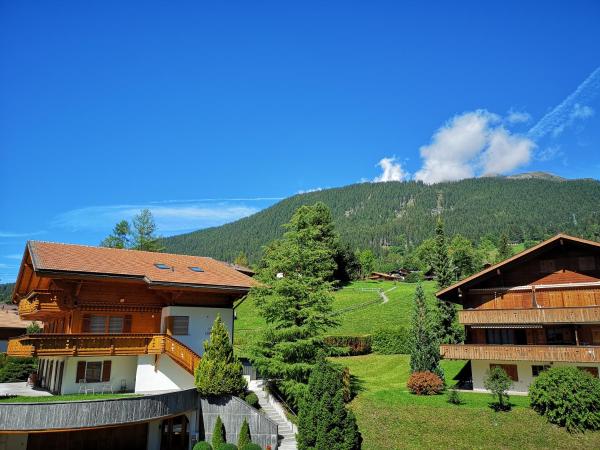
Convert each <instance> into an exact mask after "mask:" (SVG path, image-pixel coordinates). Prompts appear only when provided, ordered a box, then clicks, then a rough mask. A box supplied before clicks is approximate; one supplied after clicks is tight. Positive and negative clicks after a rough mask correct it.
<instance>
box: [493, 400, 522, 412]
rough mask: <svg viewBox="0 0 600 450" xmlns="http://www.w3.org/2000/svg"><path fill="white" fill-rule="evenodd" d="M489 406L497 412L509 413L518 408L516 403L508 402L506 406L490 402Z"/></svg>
mask: <svg viewBox="0 0 600 450" xmlns="http://www.w3.org/2000/svg"><path fill="white" fill-rule="evenodd" d="M488 406H489V407H490V408H491V409H492V410H493V411H495V412H509V411H510V410H512V409H513V407H514V406H516V405H515V404H514V403H511V402H508V403H504V404H500V403H498V402H490V403H488Z"/></svg>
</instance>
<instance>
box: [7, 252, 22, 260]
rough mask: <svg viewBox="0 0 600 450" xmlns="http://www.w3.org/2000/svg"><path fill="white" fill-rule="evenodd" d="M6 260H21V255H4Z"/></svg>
mask: <svg viewBox="0 0 600 450" xmlns="http://www.w3.org/2000/svg"><path fill="white" fill-rule="evenodd" d="M4 257H5V258H6V259H21V258H23V253H11V254H10V255H4Z"/></svg>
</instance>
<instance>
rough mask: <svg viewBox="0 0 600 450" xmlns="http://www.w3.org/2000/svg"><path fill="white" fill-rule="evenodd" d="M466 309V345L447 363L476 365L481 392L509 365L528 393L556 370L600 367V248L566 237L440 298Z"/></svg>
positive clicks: (453, 349)
mask: <svg viewBox="0 0 600 450" xmlns="http://www.w3.org/2000/svg"><path fill="white" fill-rule="evenodd" d="M436 295H437V297H438V299H440V300H446V301H450V302H454V303H457V304H459V305H461V306H462V310H461V311H459V313H458V317H459V322H460V323H461V324H463V325H464V326H465V329H466V343H465V344H458V345H442V346H441V353H442V355H443V357H444V358H449V359H466V360H471V363H472V368H473V374H472V375H473V383H474V386H475V387H476V388H477V387H478V386H481V384H482V377H483V376H484V374H485V371H486V370H489V367H490V366H492V365H502V366H503V367H504V368H505V369H506V371H507V372H508V373H509V374H510V375H511V376H512V377H513V380H514V381H515V389H514V390H526V388H527V386H528V385H529V383H530V382H531V380H532V377H534V376H536V375H537V373H539V371H540V370H543V369H544V368H545V367H547V366H549V365H552V364H571V365H577V366H580V367H582V368H584V369H585V370H588V371H590V372H591V373H594V374H596V375H597V374H598V367H599V366H600V243H597V242H593V241H589V240H585V239H580V238H576V237H572V236H568V235H564V234H559V235H557V236H554V237H553V238H551V239H548V240H546V241H544V242H542V243H540V244H538V245H536V246H535V247H532V248H530V249H528V250H526V251H524V252H521V253H519V254H518V255H515V256H513V257H511V258H509V259H507V260H505V261H502V262H500V263H498V264H496V265H493V266H491V267H488V268H486V269H485V270H483V271H481V272H479V273H477V274H475V275H473V276H471V277H468V278H466V279H464V280H462V281H460V282H458V283H456V284H454V285H452V286H450V287H448V288H447V289H443V290H441V291H440V292H438V293H437V294H436Z"/></svg>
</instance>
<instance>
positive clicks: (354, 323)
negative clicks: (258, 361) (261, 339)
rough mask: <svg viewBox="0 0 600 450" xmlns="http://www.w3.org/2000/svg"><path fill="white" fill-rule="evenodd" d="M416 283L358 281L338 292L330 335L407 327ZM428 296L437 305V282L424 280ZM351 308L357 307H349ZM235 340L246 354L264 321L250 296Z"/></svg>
mask: <svg viewBox="0 0 600 450" xmlns="http://www.w3.org/2000/svg"><path fill="white" fill-rule="evenodd" d="M416 287H417V285H416V284H414V283H394V282H391V281H356V282H354V283H351V284H350V285H349V286H346V287H344V288H343V289H341V290H339V291H337V292H335V294H334V296H335V300H334V303H333V309H334V311H337V312H338V314H337V315H336V318H337V319H338V320H339V322H340V326H339V327H335V328H332V329H330V330H329V331H328V332H327V334H330V335H339V334H371V333H373V332H374V331H375V330H377V329H380V328H393V327H398V326H406V327H408V326H409V324H410V317H411V314H412V307H413V298H414V293H415V289H416ZM423 287H424V289H425V293H426V294H427V299H428V301H429V302H430V304H431V307H433V306H434V303H435V301H436V300H435V297H434V295H433V294H434V292H435V290H436V288H435V282H433V281H427V282H424V283H423ZM378 290H381V291H383V292H384V293H385V295H386V296H387V298H388V302H387V303H383V300H382V298H381V297H380V295H379V293H378ZM350 308H356V309H353V310H349V309H350ZM236 317H237V319H236V321H235V331H234V343H235V346H236V351H237V352H238V354H240V355H243V354H245V353H246V350H247V348H248V345H249V344H250V342H251V341H252V338H253V336H256V334H257V332H259V331H260V330H261V329H262V327H263V325H264V321H263V320H262V318H261V317H260V316H259V315H258V311H257V309H256V306H255V305H254V303H253V302H252V300H251V299H248V300H246V301H245V302H244V303H242V304H241V305H240V306H239V307H238V308H237V309H236Z"/></svg>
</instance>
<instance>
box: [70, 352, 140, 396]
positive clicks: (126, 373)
mask: <svg viewBox="0 0 600 450" xmlns="http://www.w3.org/2000/svg"><path fill="white" fill-rule="evenodd" d="M108 360H110V361H112V364H111V370H110V384H111V385H112V387H113V390H114V391H115V392H119V391H120V390H121V380H122V379H125V381H126V382H127V390H128V391H133V389H134V387H135V375H136V369H137V356H86V357H69V358H67V359H66V362H65V370H64V373H63V381H62V390H61V394H76V393H77V392H79V383H77V380H76V378H77V363H78V362H79V361H108ZM103 384H104V383H102V382H100V383H87V385H88V388H89V387H95V388H96V392H100V388H101V387H102V385H103Z"/></svg>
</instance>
